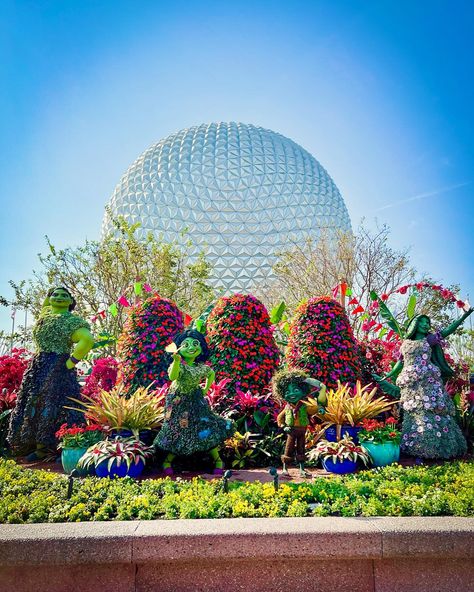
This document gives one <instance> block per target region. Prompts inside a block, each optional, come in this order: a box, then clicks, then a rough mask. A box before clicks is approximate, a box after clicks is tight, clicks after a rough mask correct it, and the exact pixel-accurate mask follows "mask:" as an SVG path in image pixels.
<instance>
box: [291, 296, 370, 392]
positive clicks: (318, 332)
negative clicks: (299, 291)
mask: <svg viewBox="0 0 474 592" xmlns="http://www.w3.org/2000/svg"><path fill="white" fill-rule="evenodd" d="M286 355H287V363H288V366H289V367H291V368H301V369H302V370H305V371H306V372H307V373H308V374H309V375H310V376H311V377H312V378H317V379H318V380H320V381H321V382H324V384H326V386H328V387H329V388H337V383H338V381H339V382H341V383H349V384H350V385H352V386H354V385H355V383H356V381H357V379H358V378H359V377H360V372H361V369H360V358H359V352H358V345H357V343H356V340H355V338H354V334H353V332H352V328H351V326H350V324H349V319H348V318H347V316H346V314H345V312H344V309H343V308H342V306H341V305H340V304H338V303H337V302H336V301H335V300H332V299H331V298H327V297H325V298H311V299H310V300H308V301H307V302H304V303H302V304H300V306H299V307H298V308H297V309H296V313H295V316H294V318H293V320H292V322H291V325H290V337H289V340H288V349H287V354H286Z"/></svg>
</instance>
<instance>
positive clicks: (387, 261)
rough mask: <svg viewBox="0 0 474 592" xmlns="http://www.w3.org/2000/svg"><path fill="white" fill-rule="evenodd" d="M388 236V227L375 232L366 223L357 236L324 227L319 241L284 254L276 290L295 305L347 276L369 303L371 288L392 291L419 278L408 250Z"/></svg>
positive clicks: (278, 267)
mask: <svg viewBox="0 0 474 592" xmlns="http://www.w3.org/2000/svg"><path fill="white" fill-rule="evenodd" d="M389 236H390V229H389V227H388V226H386V225H383V226H382V227H380V228H377V229H376V230H375V231H371V230H369V229H368V228H367V227H366V226H365V225H364V222H363V221H362V222H361V224H360V226H359V228H358V230H357V232H356V233H355V234H353V233H351V232H342V231H341V232H335V233H333V232H332V233H330V232H328V231H323V232H322V233H321V236H320V238H319V240H317V241H313V240H308V241H307V242H306V243H305V244H304V245H303V246H302V247H301V246H296V245H295V246H294V247H293V248H292V249H290V250H288V251H286V252H284V253H281V255H280V258H279V260H278V262H277V263H276V265H275V266H274V268H273V270H274V273H275V275H276V276H277V282H276V284H275V286H274V288H273V291H272V292H273V294H276V293H278V294H279V297H278V298H279V299H284V300H285V301H286V303H287V305H288V307H289V308H290V309H294V308H295V307H296V306H297V304H298V303H299V302H301V301H302V300H303V299H305V298H311V297H313V296H325V295H328V294H331V290H332V288H333V287H334V286H335V285H337V284H338V283H340V282H341V280H344V281H346V282H347V283H348V284H349V285H350V286H351V287H352V289H353V293H354V294H357V298H358V300H359V301H360V302H361V303H362V305H363V306H367V305H368V304H369V302H370V292H371V291H372V290H373V291H375V292H377V293H386V292H391V291H392V290H394V289H395V288H396V287H397V286H399V285H402V284H404V283H409V282H410V281H411V280H413V278H414V276H415V270H414V269H413V267H411V265H410V261H409V257H408V249H405V250H396V249H393V248H392V247H391V246H390V245H389V244H388V239H389ZM275 300H276V299H275Z"/></svg>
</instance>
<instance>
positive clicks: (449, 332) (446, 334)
mask: <svg viewBox="0 0 474 592" xmlns="http://www.w3.org/2000/svg"><path fill="white" fill-rule="evenodd" d="M473 311H474V308H470V309H469V310H467V311H466V312H465V313H464V314H463V315H462V317H460V318H459V319H458V320H457V321H454V323H451V325H449V326H448V327H446V329H441V331H440V333H441V336H442V337H449V335H452V334H453V333H454V331H456V329H457V328H458V327H460V326H461V325H462V324H463V323H464V321H465V320H466V319H467V317H468V316H469V315H470V314H471V313H472V312H473Z"/></svg>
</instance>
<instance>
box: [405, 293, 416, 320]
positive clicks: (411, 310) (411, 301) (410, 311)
mask: <svg viewBox="0 0 474 592" xmlns="http://www.w3.org/2000/svg"><path fill="white" fill-rule="evenodd" d="M415 306H416V296H415V294H412V295H411V296H410V298H409V299H408V305H407V317H408V318H409V319H412V318H413V315H414V314H415Z"/></svg>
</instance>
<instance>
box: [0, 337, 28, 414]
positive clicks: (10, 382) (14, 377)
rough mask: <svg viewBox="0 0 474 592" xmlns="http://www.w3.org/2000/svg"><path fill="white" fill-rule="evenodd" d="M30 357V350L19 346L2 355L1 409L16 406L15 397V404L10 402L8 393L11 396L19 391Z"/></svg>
mask: <svg viewBox="0 0 474 592" xmlns="http://www.w3.org/2000/svg"><path fill="white" fill-rule="evenodd" d="M30 359H31V353H30V352H29V351H27V350H26V349H18V348H13V349H12V351H11V353H10V354H6V355H4V356H0V392H2V394H3V400H2V401H0V410H1V409H2V408H10V407H14V403H15V398H13V399H12V403H13V404H8V403H7V398H6V395H10V397H11V396H12V395H14V393H16V391H18V389H19V388H20V385H21V381H22V380H23V374H24V373H25V370H26V368H27V366H28V363H29V361H30ZM4 391H6V392H5V393H4Z"/></svg>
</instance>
